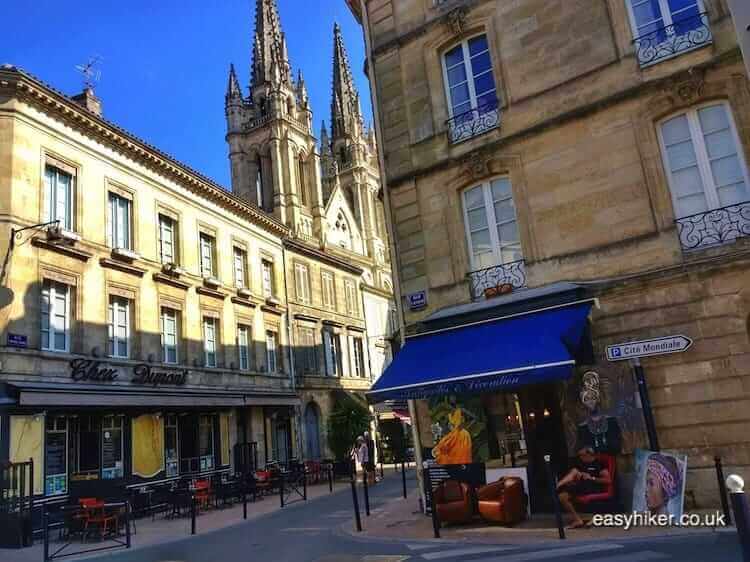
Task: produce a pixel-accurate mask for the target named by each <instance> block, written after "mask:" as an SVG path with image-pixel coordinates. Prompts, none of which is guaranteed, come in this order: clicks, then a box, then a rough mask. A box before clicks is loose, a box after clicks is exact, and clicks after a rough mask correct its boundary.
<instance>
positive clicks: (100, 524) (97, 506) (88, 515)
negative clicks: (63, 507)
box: [78, 498, 118, 541]
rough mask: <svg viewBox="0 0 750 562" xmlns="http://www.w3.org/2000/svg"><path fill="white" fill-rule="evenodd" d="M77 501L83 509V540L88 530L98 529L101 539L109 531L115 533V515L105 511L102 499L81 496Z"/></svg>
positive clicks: (116, 524) (116, 526)
mask: <svg viewBox="0 0 750 562" xmlns="http://www.w3.org/2000/svg"><path fill="white" fill-rule="evenodd" d="M78 503H79V504H80V506H81V507H82V508H83V510H84V515H83V520H84V522H83V540H84V541H85V540H86V537H88V534H89V530H90V529H91V530H98V531H99V538H100V539H103V538H104V537H105V536H107V535H108V534H110V533H116V532H117V528H118V523H117V515H116V514H114V513H107V512H106V511H105V508H104V501H102V500H99V499H97V498H81V499H79V500H78Z"/></svg>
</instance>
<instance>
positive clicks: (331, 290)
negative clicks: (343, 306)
mask: <svg viewBox="0 0 750 562" xmlns="http://www.w3.org/2000/svg"><path fill="white" fill-rule="evenodd" d="M320 278H321V281H322V285H323V306H325V307H326V308H336V285H335V284H334V280H333V273H330V272H328V271H324V272H322V273H321V274H320Z"/></svg>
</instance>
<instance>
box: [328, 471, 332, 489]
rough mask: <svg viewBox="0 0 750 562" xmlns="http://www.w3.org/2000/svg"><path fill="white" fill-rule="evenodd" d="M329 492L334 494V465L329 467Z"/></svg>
mask: <svg viewBox="0 0 750 562" xmlns="http://www.w3.org/2000/svg"><path fill="white" fill-rule="evenodd" d="M328 492H329V493H333V465H328Z"/></svg>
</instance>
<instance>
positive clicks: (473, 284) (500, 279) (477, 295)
mask: <svg viewBox="0 0 750 562" xmlns="http://www.w3.org/2000/svg"><path fill="white" fill-rule="evenodd" d="M468 277H469V291H470V292H471V300H473V301H476V300H480V299H483V298H491V297H495V296H498V295H504V294H506V293H510V292H512V291H514V290H516V289H523V288H524V287H526V262H525V261H524V260H518V261H512V262H509V263H503V264H501V265H495V266H492V267H488V268H486V269H479V270H477V271H472V272H470V273H469V275H468Z"/></svg>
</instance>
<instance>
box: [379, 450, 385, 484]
mask: <svg viewBox="0 0 750 562" xmlns="http://www.w3.org/2000/svg"><path fill="white" fill-rule="evenodd" d="M383 478H385V469H384V468H383V455H380V479H381V480H382V479H383Z"/></svg>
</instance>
